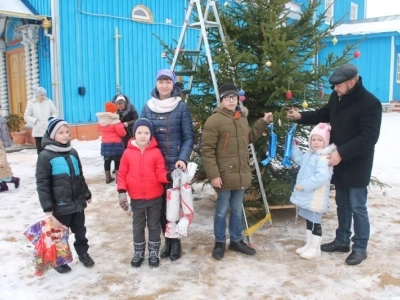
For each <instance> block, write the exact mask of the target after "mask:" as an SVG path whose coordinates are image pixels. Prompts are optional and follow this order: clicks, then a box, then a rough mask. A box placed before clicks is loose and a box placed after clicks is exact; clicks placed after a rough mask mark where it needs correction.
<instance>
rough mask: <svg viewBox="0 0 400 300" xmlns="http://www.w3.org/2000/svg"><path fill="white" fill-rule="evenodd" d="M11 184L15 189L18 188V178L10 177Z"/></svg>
mask: <svg viewBox="0 0 400 300" xmlns="http://www.w3.org/2000/svg"><path fill="white" fill-rule="evenodd" d="M10 182H11V183H14V186H15V188H16V189H17V188H18V187H19V178H18V177H11V181H10Z"/></svg>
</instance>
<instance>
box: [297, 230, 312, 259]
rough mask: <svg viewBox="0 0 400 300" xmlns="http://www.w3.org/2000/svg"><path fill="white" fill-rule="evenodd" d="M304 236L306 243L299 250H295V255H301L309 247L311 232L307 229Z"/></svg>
mask: <svg viewBox="0 0 400 300" xmlns="http://www.w3.org/2000/svg"><path fill="white" fill-rule="evenodd" d="M306 236H307V242H306V244H305V245H304V246H303V247H300V248H297V249H296V253H297V254H302V253H303V252H304V251H306V250H307V249H308V247H310V244H311V237H312V231H311V230H308V229H307V230H306Z"/></svg>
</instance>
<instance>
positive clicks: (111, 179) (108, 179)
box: [104, 171, 115, 183]
mask: <svg viewBox="0 0 400 300" xmlns="http://www.w3.org/2000/svg"><path fill="white" fill-rule="evenodd" d="M104 174H105V175H106V183H111V182H113V181H114V180H115V179H114V178H112V177H111V173H110V171H105V172H104Z"/></svg>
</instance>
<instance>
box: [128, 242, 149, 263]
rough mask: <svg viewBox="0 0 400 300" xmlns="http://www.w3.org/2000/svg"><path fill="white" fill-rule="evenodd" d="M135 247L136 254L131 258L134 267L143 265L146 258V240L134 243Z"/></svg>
mask: <svg viewBox="0 0 400 300" xmlns="http://www.w3.org/2000/svg"><path fill="white" fill-rule="evenodd" d="M133 247H134V249H135V254H134V256H133V258H132V260H131V266H132V267H134V268H139V267H140V266H141V265H142V262H143V259H144V250H145V248H146V242H143V243H134V244H133Z"/></svg>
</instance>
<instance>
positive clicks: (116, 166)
mask: <svg viewBox="0 0 400 300" xmlns="http://www.w3.org/2000/svg"><path fill="white" fill-rule="evenodd" d="M111 161H114V169H115V171H118V170H119V162H120V160H119V159H112V160H111V159H106V160H104V171H110V170H111Z"/></svg>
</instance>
